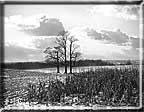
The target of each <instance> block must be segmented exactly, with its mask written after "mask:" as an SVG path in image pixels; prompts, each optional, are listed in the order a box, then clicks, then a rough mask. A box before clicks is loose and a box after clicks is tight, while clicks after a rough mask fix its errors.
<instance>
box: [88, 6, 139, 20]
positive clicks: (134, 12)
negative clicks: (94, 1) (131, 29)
mask: <svg viewBox="0 0 144 112" xmlns="http://www.w3.org/2000/svg"><path fill="white" fill-rule="evenodd" d="M88 12H89V13H90V15H92V16H93V17H94V16H95V15H96V14H102V15H104V16H112V17H117V18H122V19H125V20H138V17H139V6H136V5H98V6H94V7H92V8H91V9H90V10H88Z"/></svg>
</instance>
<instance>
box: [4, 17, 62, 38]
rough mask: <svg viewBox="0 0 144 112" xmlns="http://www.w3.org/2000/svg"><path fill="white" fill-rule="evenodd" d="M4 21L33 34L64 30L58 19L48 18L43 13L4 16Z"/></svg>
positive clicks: (49, 33)
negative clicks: (29, 15)
mask: <svg viewBox="0 0 144 112" xmlns="http://www.w3.org/2000/svg"><path fill="white" fill-rule="evenodd" d="M5 23H6V24H9V26H12V27H13V28H17V30H21V31H24V32H26V33H28V34H31V35H35V36H53V35H58V33H59V32H60V31H63V30H64V26H63V24H62V22H60V20H59V19H56V18H49V17H47V16H45V15H40V16H32V17H27V18H25V17H23V16H21V15H14V16H10V17H6V18H5Z"/></svg>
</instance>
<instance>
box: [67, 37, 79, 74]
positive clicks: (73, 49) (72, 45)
mask: <svg viewBox="0 0 144 112" xmlns="http://www.w3.org/2000/svg"><path fill="white" fill-rule="evenodd" d="M68 40H69V42H70V45H69V49H70V51H69V52H70V73H72V58H73V56H74V54H75V52H76V50H77V49H78V48H79V46H78V45H76V44H75V42H76V41H78V39H76V38H74V36H71V37H69V38H68Z"/></svg>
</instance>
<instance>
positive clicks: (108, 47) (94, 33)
mask: <svg viewBox="0 0 144 112" xmlns="http://www.w3.org/2000/svg"><path fill="white" fill-rule="evenodd" d="M139 15H140V14H139V6H137V5H5V31H4V33H5V61H6V62H15V61H43V60H44V54H43V53H42V52H43V50H44V49H45V48H46V47H47V46H51V47H52V46H54V41H55V37H56V35H57V34H58V33H59V32H60V31H62V30H68V31H69V32H70V34H71V35H73V36H75V38H78V40H79V41H78V42H77V44H79V45H80V50H81V52H82V56H83V58H84V59H118V60H119V59H139V49H140V48H139V37H140V35H139Z"/></svg>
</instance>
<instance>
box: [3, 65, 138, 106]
mask: <svg viewBox="0 0 144 112" xmlns="http://www.w3.org/2000/svg"><path fill="white" fill-rule="evenodd" d="M4 85H5V93H4V96H5V98H6V99H5V105H6V107H7V106H9V105H13V106H14V105H18V104H20V105H22V104H23V103H24V104H25V105H35V106H36V105H41V106H42V105H46V107H47V108H52V107H51V106H58V107H59V106H63V108H64V106H72V105H79V107H80V106H83V108H84V107H85V108H86V107H87V108H91V107H93V106H100V107H101V106H102V107H103V106H113V107H115V106H125V107H128V106H134V107H136V106H139V95H138V94H139V89H138V88H139V71H138V68H130V69H124V70H118V69H100V70H97V71H88V72H83V73H77V74H76V73H75V74H50V73H49V74H48V73H41V72H30V71H23V70H10V69H6V70H5V71H4ZM120 92H122V93H121V94H119V93H120ZM47 93H48V94H47ZM54 93H56V94H54ZM53 96H54V97H53ZM45 98H46V99H45ZM34 103H36V104H34ZM16 107H18V106H16ZM58 107H57V108H58ZM28 108H34V106H33V107H31V106H30V107H28ZM71 108H72V107H71ZM77 108H78V107H77Z"/></svg>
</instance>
